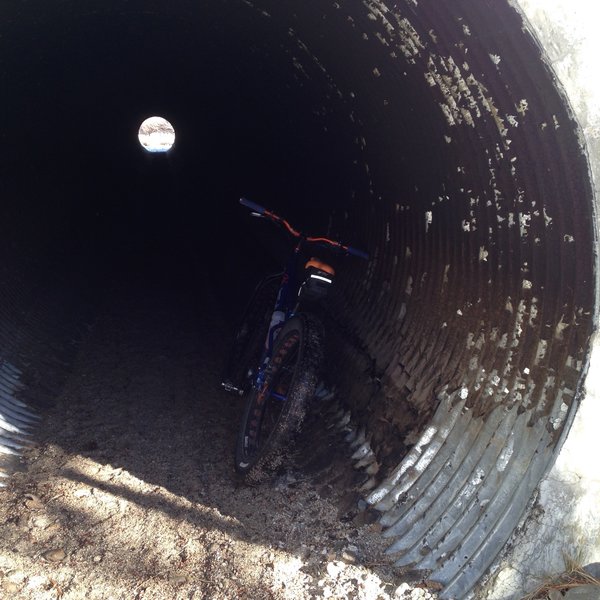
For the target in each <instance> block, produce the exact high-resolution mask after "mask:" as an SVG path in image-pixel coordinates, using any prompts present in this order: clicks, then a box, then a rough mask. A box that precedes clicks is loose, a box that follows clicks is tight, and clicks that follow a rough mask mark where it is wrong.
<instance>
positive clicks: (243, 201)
mask: <svg viewBox="0 0 600 600" xmlns="http://www.w3.org/2000/svg"><path fill="white" fill-rule="evenodd" d="M240 204H242V205H243V206H245V207H247V208H249V209H250V210H253V211H254V212H256V213H258V214H259V215H264V214H265V212H268V211H267V209H266V208H264V207H263V206H261V205H260V204H256V202H252V200H246V198H240Z"/></svg>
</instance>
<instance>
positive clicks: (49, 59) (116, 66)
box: [0, 0, 596, 598]
mask: <svg viewBox="0 0 600 600" xmlns="http://www.w3.org/2000/svg"><path fill="white" fill-rule="evenodd" d="M0 10H1V13H2V20H1V23H0V33H1V37H0V57H1V58H0V61H1V63H0V76H1V78H2V89H3V94H2V106H3V110H2V113H1V116H0V123H1V125H0V131H1V132H2V139H3V152H2V162H1V164H0V173H1V175H0V185H1V222H0V228H1V231H2V236H1V238H0V245H1V248H2V261H1V264H0V272H1V273H2V289H1V293H0V315H1V316H0V349H1V350H0V351H1V361H2V362H1V368H0V370H1V372H2V374H1V380H0V388H1V390H2V394H3V398H4V399H5V401H6V402H7V403H8V404H6V405H5V408H3V409H2V410H4V411H5V414H4V416H5V417H6V418H7V419H9V420H10V416H11V414H15V413H16V414H17V416H18V415H26V414H27V412H26V407H25V405H27V406H28V407H30V408H31V409H32V410H35V411H36V414H39V415H40V416H41V423H43V420H44V411H45V410H46V408H47V407H49V406H51V405H52V404H53V402H54V400H55V397H56V395H57V393H58V390H59V389H60V388H61V386H63V385H64V384H65V381H68V378H69V365H70V364H71V363H72V361H73V360H74V357H75V355H76V353H77V348H78V346H77V343H75V342H74V340H78V339H80V338H81V336H84V335H85V334H86V331H88V330H89V328H90V327H93V323H94V319H95V318H96V315H97V314H98V311H101V310H107V307H109V309H110V307H111V306H113V305H119V304H120V303H123V302H125V301H124V300H123V298H122V296H121V295H120V294H121V293H124V292H123V290H128V292H127V293H129V292H130V291H131V290H135V289H138V290H142V289H145V288H144V286H147V285H155V286H158V287H162V288H164V289H171V288H178V289H180V288H181V289H185V290H186V293H189V294H192V295H194V297H198V298H200V297H202V296H203V295H204V294H205V293H207V292H210V294H212V295H214V297H215V298H217V305H218V307H219V310H220V314H221V317H222V318H224V319H225V321H226V322H228V323H231V324H233V323H234V322H235V321H236V319H237V318H238V317H239V314H240V312H241V311H242V310H243V307H244V303H245V301H246V299H247V296H248V294H249V292H250V291H251V289H252V286H253V284H254V283H255V282H256V280H257V279H258V278H260V277H261V276H262V275H264V274H265V273H267V272H268V271H269V270H270V269H273V268H277V265H278V263H279V261H280V259H281V256H282V252H283V251H284V250H285V248H286V246H285V239H284V238H283V237H282V235H281V233H280V232H277V231H275V230H273V229H272V228H271V227H269V224H267V223H264V222H261V221H259V220H256V219H252V218H251V217H250V216H249V215H248V213H247V211H244V209H243V208H241V207H240V206H239V204H238V199H239V198H240V197H241V196H245V197H248V198H250V199H251V200H254V201H255V202H257V203H259V204H261V205H264V206H266V207H269V208H270V209H272V210H274V211H276V212H278V213H280V214H282V215H284V216H286V218H288V219H289V220H290V221H291V222H292V223H294V224H295V225H296V226H297V227H299V228H300V229H302V230H303V231H308V232H311V233H315V234H319V235H330V236H332V237H335V238H337V239H340V240H343V241H344V242H345V243H348V244H352V245H354V246H356V247H359V248H362V249H364V250H365V251H367V252H368V253H369V256H370V258H369V260H368V261H362V260H360V259H356V258H354V257H345V258H343V259H340V258H338V259H336V260H337V262H336V269H337V278H336V283H335V288H334V291H333V292H332V297H331V298H330V301H329V303H328V305H327V307H326V310H325V316H324V317H323V318H324V321H325V326H326V332H327V344H328V346H327V369H328V375H327V383H328V385H329V386H330V387H331V389H332V390H334V392H335V394H334V400H333V402H334V403H335V404H334V405H333V408H332V413H333V415H334V417H333V418H334V419H337V421H336V422H337V423H338V427H339V428H341V430H343V433H344V435H345V442H344V443H345V444H346V446H347V452H346V455H345V456H346V460H347V462H348V463H351V464H352V465H353V467H354V468H355V471H356V472H357V473H359V479H360V482H359V485H358V487H359V489H360V493H361V494H362V498H363V502H364V503H366V504H367V505H369V506H370V507H371V508H372V510H373V511H376V513H377V515H378V519H379V522H380V523H381V525H382V528H383V531H382V535H383V536H384V538H386V539H387V540H388V541H389V551H390V555H391V556H393V557H394V560H395V561H396V564H397V566H398V567H401V568H410V569H412V570H413V571H416V572H422V573H426V574H427V579H429V580H431V581H435V582H438V583H439V585H440V587H441V590H442V591H441V592H440V594H441V596H442V597H446V598H454V597H463V596H464V595H466V594H468V593H470V592H471V591H472V590H473V589H475V588H476V586H478V585H480V584H481V582H482V581H483V580H484V579H485V577H486V576H487V574H489V569H490V568H491V567H492V565H493V563H494V561H495V559H496V558H497V556H498V554H499V552H500V551H501V549H502V548H503V546H504V545H505V544H506V542H507V541H508V540H509V538H510V536H511V535H512V533H513V531H514V529H515V528H516V527H517V525H518V524H519V522H520V521H521V519H522V518H523V517H524V515H526V513H527V511H529V510H531V507H532V502H534V500H532V498H534V491H535V489H536V486H537V485H538V483H539V481H540V479H541V478H542V476H543V475H544V474H545V473H546V472H547V470H548V469H549V468H550V466H551V465H552V463H553V461H554V459H555V457H556V454H557V452H558V450H559V448H560V446H561V444H562V441H563V440H564V437H565V434H566V431H567V430H568V428H569V424H570V422H571V421H572V419H573V418H574V415H575V413H576V410H577V406H578V398H579V393H580V387H581V381H582V376H583V375H584V374H585V371H586V368H587V364H588V356H589V350H590V338H591V335H592V332H593V329H594V321H593V319H594V302H595V299H594V298H595V296H594V293H595V287H594V286H595V283H594V282H595V263H594V261H595V258H594V257H595V250H594V242H595V236H596V233H595V222H594V210H593V189H592V184H591V179H590V174H589V166H588V163H587V159H586V155H585V152H584V150H583V146H582V138H581V136H580V133H579V130H578V126H577V123H576V122H575V120H574V117H573V113H572V109H571V107H570V105H569V101H568V100H567V98H566V96H565V94H564V92H563V91H562V89H561V87H560V85H559V83H558V82H557V80H556V77H555V75H554V73H553V72H552V70H551V69H550V68H549V67H548V64H547V61H545V60H544V55H543V49H542V48H541V46H540V44H539V43H538V42H537V41H536V39H535V38H534V36H532V35H531V33H530V32H529V31H528V30H527V28H526V27H524V25H523V17H522V16H521V14H520V13H519V11H518V10H517V9H516V8H515V6H513V4H512V3H510V2H507V1H502V2H498V1H494V2H492V1H483V2H479V1H478V2H475V1H470V0H459V1H457V2H453V3H440V2H436V1H435V0H419V1H418V2H417V1H416V0H406V1H402V2H389V1H384V0H365V1H364V2H355V1H354V0H353V1H350V0H337V1H335V2H333V1H332V2H318V3H317V2H313V1H309V2H291V1H289V0H284V1H277V2H276V1H274V0H221V1H219V2H216V1H200V0H173V1H172V2H169V3H162V2H148V1H144V2H142V1H139V0H129V1H116V0H91V1H89V2H85V3H81V2H74V1H71V0H64V1H61V2H48V1H45V2H40V1H38V0H30V1H29V2H16V1H10V2H6V3H4V5H3V7H2V9H0ZM153 115H160V116H162V117H164V118H166V119H167V120H168V121H169V122H170V123H171V124H172V125H173V127H174V130H175V135H176V138H175V144H174V146H173V148H172V149H171V150H170V151H169V152H166V153H157V154H153V153H148V152H146V151H145V150H144V149H143V148H142V147H141V146H140V144H139V143H138V140H137V133H138V128H139V126H140V124H141V123H142V121H143V120H144V119H146V118H147V117H150V116H153ZM115 290H120V291H115ZM200 305H201V304H199V306H200ZM199 318H200V319H202V318H206V319H210V318H212V317H211V316H210V315H202V314H200V315H199ZM228 333H230V332H228ZM10 402H17V403H18V404H17V405H16V407H15V405H14V404H12V405H11V404H10ZM21 403H22V404H21ZM11 406H12V408H11ZM10 410H12V411H13V413H10V412H9V411H10ZM31 418H32V419H33V418H34V417H31ZM3 422H4V417H3ZM11 435H12V434H11V432H10V431H5V432H4V433H3V434H2V439H3V443H5V445H8V446H9V447H10V444H11V439H15V438H14V435H13V437H12V438H11ZM17 437H18V436H17ZM13 458H14V457H13ZM11 460H12V458H11V455H7V456H6V457H5V458H3V461H4V462H3V463H2V464H3V465H4V467H3V468H4V471H5V473H4V474H5V475H7V474H9V473H10V472H11V469H12V468H13V467H12V466H11Z"/></svg>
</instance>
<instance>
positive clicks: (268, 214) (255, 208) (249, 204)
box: [240, 198, 369, 260]
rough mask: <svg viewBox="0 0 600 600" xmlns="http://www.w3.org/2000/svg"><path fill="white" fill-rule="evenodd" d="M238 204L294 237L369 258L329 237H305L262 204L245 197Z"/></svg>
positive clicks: (365, 258)
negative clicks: (277, 225) (279, 226)
mask: <svg viewBox="0 0 600 600" xmlns="http://www.w3.org/2000/svg"><path fill="white" fill-rule="evenodd" d="M240 204H241V205H243V206H245V207H246V208H249V209H250V210H252V211H254V212H255V213H258V214H259V215H261V216H263V217H267V218H269V219H271V220H272V221H273V222H275V223H278V224H279V225H282V226H283V227H285V229H287V231H288V232H289V233H290V234H291V235H293V236H294V237H295V238H302V239H303V240H304V241H305V242H309V243H313V244H327V245H329V246H333V247H334V248H338V249H339V250H343V251H344V252H345V253H346V254H352V256H358V257H359V258H362V259H364V260H369V255H368V254H367V253H366V252H363V251H362V250H358V248H353V247H352V246H344V244H342V243H340V242H336V241H335V240H330V239H329V238H324V237H306V236H304V235H302V234H301V233H300V232H299V231H296V230H295V229H294V228H293V227H292V226H291V225H290V224H289V223H288V222H287V221H286V220H285V219H282V218H281V217H280V216H279V215H276V214H275V213H274V212H271V211H270V210H267V209H266V208H265V207H264V206H261V205H260V204H256V202H252V201H251V200H248V199H246V198H240Z"/></svg>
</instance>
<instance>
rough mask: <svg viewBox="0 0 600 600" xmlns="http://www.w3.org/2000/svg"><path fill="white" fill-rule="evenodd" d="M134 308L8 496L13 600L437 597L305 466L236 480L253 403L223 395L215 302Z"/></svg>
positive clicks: (90, 346) (66, 400) (106, 326)
mask: <svg viewBox="0 0 600 600" xmlns="http://www.w3.org/2000/svg"><path fill="white" fill-rule="evenodd" d="M115 294H117V291H115ZM115 297H116V296H115ZM118 298H119V300H118V302H113V303H110V304H107V305H106V307H105V309H104V310H103V311H102V313H101V315H102V316H101V317H100V318H98V319H97V321H96V322H94V324H93V325H92V326H91V327H90V331H89V334H88V335H87V336H86V337H85V339H84V340H83V342H82V343H81V346H80V352H79V355H78V359H77V363H76V365H75V368H74V370H73V373H72V375H71V376H70V378H69V379H68V382H67V385H66V387H65V388H64V390H63V392H62V395H61V397H60V398H59V399H58V401H57V403H56V405H55V407H54V408H53V409H52V410H50V411H48V412H47V414H45V415H44V419H43V422H42V425H41V427H40V429H39V430H38V432H37V439H38V440H39V443H38V445H36V446H35V447H33V448H32V449H31V450H29V451H28V452H27V453H26V454H25V457H24V464H25V470H24V471H23V472H21V473H17V474H16V475H15V476H14V477H13V478H12V479H11V480H10V482H9V484H8V487H7V488H6V489H4V490H3V491H0V534H1V535H0V597H7V598H8V597H11V598H13V597H14V598H27V599H35V600H42V599H45V598H48V599H50V598H52V599H54V598H64V599H73V598H89V599H94V598H98V599H100V598H102V599H108V598H115V599H117V598H119V599H121V598H122V599H128V600H129V599H142V598H143V599H171V598H177V599H179V598H181V599H183V598H210V599H213V598H214V599H226V598H227V599H244V598H248V599H271V598H273V599H290V600H291V599H304V598H344V599H345V598H364V599H382V600H385V599H388V598H413V599H417V598H421V599H426V598H432V597H433V596H432V593H431V592H430V591H427V590H426V589H423V588H420V587H415V588H412V587H410V586H408V585H407V584H403V583H402V578H401V577H400V575H399V574H398V573H397V572H396V571H395V570H394V569H393V568H392V567H391V566H390V560H389V558H387V557H384V556H383V554H382V550H383V548H384V543H383V540H382V538H381V536H380V533H379V525H378V524H377V523H376V522H371V523H370V524H364V523H361V520H360V519H357V518H350V517H352V514H353V513H350V516H348V514H345V513H344V511H343V510H341V509H340V507H342V506H343V505H344V492H345V490H343V489H338V487H339V486H338V487H336V486H335V485H334V486H329V485H323V483H322V481H319V483H318V484H317V483H316V479H315V477H316V476H315V475H314V474H311V475H308V474H306V473H303V472H302V470H301V469H300V468H295V467H293V466H292V467H291V469H290V470H289V471H288V472H287V473H286V474H284V475H282V476H280V477H279V478H278V479H277V480H276V481H275V482H273V483H270V484H264V485H262V486H259V487H247V486H245V485H244V484H242V483H241V482H240V481H239V479H238V478H237V477H236V475H235V473H234V471H233V466H232V463H233V461H232V454H233V448H234V443H235V436H236V428H237V422H238V419H239V417H240V413H241V410H242V406H241V404H240V401H239V400H238V399H236V398H234V397H233V396H230V395H228V394H226V393H225V392H223V391H221V390H220V388H219V375H220V371H221V366H222V364H223V357H224V356H225V353H226V346H227V339H226V338H227V335H225V334H224V333H223V332H224V331H225V332H226V331H227V327H226V326H225V325H224V323H223V321H222V319H221V318H220V317H219V316H218V315H219V312H218V311H217V310H216V306H215V303H214V301H213V302H212V303H211V301H209V300H206V301H205V302H206V305H205V306H202V307H198V306H196V304H195V301H194V300H193V299H192V297H191V296H188V295H186V294H183V293H179V292H174V291H173V292H168V291H164V289H163V290H160V291H158V290H145V292H144V293H141V292H139V291H138V292H136V293H131V292H128V293H125V292H123V290H118ZM207 315H208V318H207Z"/></svg>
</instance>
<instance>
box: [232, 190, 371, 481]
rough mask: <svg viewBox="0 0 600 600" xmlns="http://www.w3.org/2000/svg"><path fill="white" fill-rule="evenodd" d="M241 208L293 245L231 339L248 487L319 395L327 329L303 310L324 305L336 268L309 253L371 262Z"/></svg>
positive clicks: (279, 454) (241, 461) (274, 460)
mask: <svg viewBox="0 0 600 600" xmlns="http://www.w3.org/2000/svg"><path fill="white" fill-rule="evenodd" d="M240 204H242V205H243V206H245V207H246V208H248V209H250V210H251V211H252V215H253V216H255V217H261V218H267V219H269V220H270V221H272V222H273V223H275V224H276V225H279V226H281V227H283V228H284V230H285V231H286V232H287V233H288V234H289V235H290V236H291V237H292V238H293V239H294V240H295V241H296V242H295V247H294V250H293V252H292V253H291V256H290V257H289V259H288V261H287V266H286V267H285V269H284V271H283V272H281V273H277V274H275V275H270V276H268V277H266V278H265V279H264V280H263V281H262V282H260V283H259V285H258V286H257V287H256V289H255V291H254V293H253V295H252V296H251V298H250V301H249V302H248V305H247V307H246V310H245V311H244V313H243V317H242V319H241V322H240V324H239V326H238V328H237V332H236V335H235V338H234V343H233V348H232V351H231V354H230V359H229V362H228V365H227V367H226V373H225V377H224V379H223V381H222V386H223V387H224V388H225V389H226V390H227V391H229V392H234V393H237V394H239V395H241V396H243V395H245V396H246V405H245V410H244V414H243V417H242V421H241V423H240V429H239V433H238V438H237V443H236V450H235V469H236V471H237V472H238V473H240V474H241V475H243V476H244V477H245V479H246V481H247V482H249V483H258V482H260V481H262V480H263V479H265V478H267V477H269V476H270V475H271V474H272V473H273V472H274V471H275V470H276V469H277V467H278V466H279V465H280V464H281V462H282V461H283V455H284V453H285V451H286V450H288V449H289V448H290V446H291V443H292V438H293V437H294V435H295V434H296V433H297V432H298V430H299V428H300V426H301V424H302V421H303V419H304V415H305V412H306V407H307V403H308V401H309V400H310V399H311V398H312V397H313V396H314V395H315V391H316V389H317V384H318V381H319V375H320V373H319V368H320V366H321V364H322V362H323V327H322V325H321V322H320V321H319V319H318V318H317V317H316V316H315V315H314V314H313V313H312V312H310V311H306V310H304V307H305V306H306V307H309V308H310V306H311V305H312V306H315V305H316V304H318V303H320V302H322V301H323V300H324V299H325V298H326V297H327V294H328V292H329V290H330V288H331V286H332V285H333V282H334V279H335V270H334V269H333V267H332V266H331V265H329V264H328V263H326V262H324V261H322V260H321V259H319V258H316V257H314V256H312V257H310V258H309V259H308V260H306V258H307V256H306V255H305V251H306V250H307V249H308V248H311V247H314V248H316V247H321V248H327V249H329V250H333V251H335V252H338V253H343V254H346V255H348V254H350V255H353V256H357V257H360V258H363V259H365V260H368V258H369V255H368V254H367V253H366V252H363V251H361V250H358V249H356V248H353V247H351V246H346V245H344V244H342V243H341V242H338V241H336V240H331V239H329V238H325V237H311V236H306V235H304V234H303V233H301V232H300V231H297V230H296V229H295V228H294V227H292V226H291V225H290V224H289V223H288V221H286V220H285V219H283V218H282V217H280V216H278V215H277V214H275V213H274V212H272V211H270V210H267V209H266V208H264V207H262V206H260V205H259V204H256V203H255V202H252V201H250V200H247V199H245V198H241V199H240Z"/></svg>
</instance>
